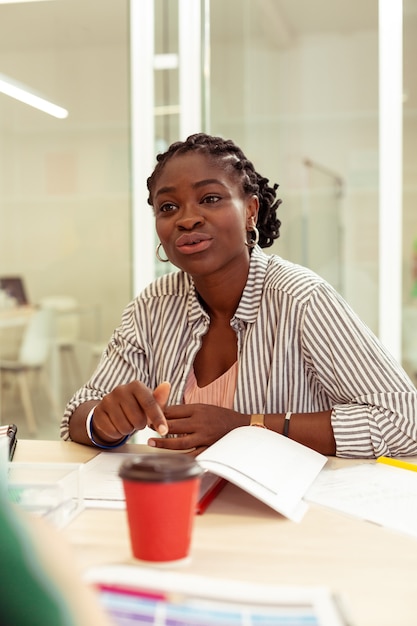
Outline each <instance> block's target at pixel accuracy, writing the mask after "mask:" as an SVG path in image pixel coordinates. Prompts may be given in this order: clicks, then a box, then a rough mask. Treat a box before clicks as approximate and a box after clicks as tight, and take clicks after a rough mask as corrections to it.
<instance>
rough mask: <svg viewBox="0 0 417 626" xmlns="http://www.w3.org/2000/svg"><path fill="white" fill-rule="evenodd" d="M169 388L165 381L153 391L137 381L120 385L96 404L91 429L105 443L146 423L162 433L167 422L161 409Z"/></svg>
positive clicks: (116, 439)
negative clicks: (92, 427) (92, 428)
mask: <svg viewBox="0 0 417 626" xmlns="http://www.w3.org/2000/svg"><path fill="white" fill-rule="evenodd" d="M170 388H171V385H170V383H167V382H164V383H161V384H160V385H158V387H156V389H155V390H154V391H152V390H151V389H149V388H148V387H146V385H144V384H143V383H141V382H139V381H134V382H131V383H128V384H126V385H119V386H118V387H116V388H115V389H113V391H111V392H110V393H109V394H107V395H106V396H104V398H103V399H102V400H101V402H99V403H98V404H97V405H96V407H95V409H94V433H95V434H96V435H97V437H98V438H99V439H100V440H101V441H103V442H107V443H112V442H116V441H119V440H120V439H122V438H123V437H124V436H126V435H130V434H131V433H133V432H134V431H135V430H142V428H145V426H147V425H150V426H152V427H153V428H154V429H155V430H156V431H157V432H158V433H159V434H160V435H162V436H163V435H165V434H166V433H167V432H168V426H167V422H166V419H165V416H164V412H163V409H164V407H165V404H166V403H167V400H168V396H169V391H170Z"/></svg>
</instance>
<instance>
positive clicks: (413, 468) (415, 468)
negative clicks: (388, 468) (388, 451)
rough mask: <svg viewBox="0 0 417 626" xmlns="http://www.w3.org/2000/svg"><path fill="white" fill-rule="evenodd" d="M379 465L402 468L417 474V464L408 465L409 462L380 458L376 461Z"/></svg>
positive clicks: (385, 457)
mask: <svg viewBox="0 0 417 626" xmlns="http://www.w3.org/2000/svg"><path fill="white" fill-rule="evenodd" d="M376 462H377V463H383V464H384V465H392V466H393V467H400V468H401V469H405V470H411V471H412V472H417V463H408V462H407V461H400V459H392V458H391V457H388V456H380V457H378V458H377V460H376Z"/></svg>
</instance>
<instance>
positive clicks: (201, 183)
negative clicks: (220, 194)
mask: <svg viewBox="0 0 417 626" xmlns="http://www.w3.org/2000/svg"><path fill="white" fill-rule="evenodd" d="M213 184H216V185H221V186H222V187H225V184H224V183H222V181H221V180H219V179H218V178H205V179H204V180H198V181H197V182H196V183H193V184H192V185H191V186H192V187H193V189H198V188H199V187H205V186H206V185H213ZM175 190H176V187H174V185H172V186H170V187H168V186H167V187H161V188H160V189H158V190H157V192H156V193H155V198H157V197H158V196H159V195H161V194H163V193H172V192H175Z"/></svg>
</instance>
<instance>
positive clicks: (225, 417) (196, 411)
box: [148, 404, 250, 456]
mask: <svg viewBox="0 0 417 626" xmlns="http://www.w3.org/2000/svg"><path fill="white" fill-rule="evenodd" d="M164 413H165V418H166V421H167V424H168V436H167V437H165V438H162V439H160V438H155V439H153V438H151V439H149V440H148V445H150V446H154V447H156V448H164V449H166V450H182V451H184V452H189V453H190V454H192V455H193V456H197V454H200V452H203V450H205V449H206V448H208V447H209V446H211V444H212V443H214V442H215V441H217V440H218V439H220V438H221V437H223V435H225V434H226V433H228V432H229V431H230V430H232V429H233V428H237V427H238V426H245V425H246V426H247V425H248V424H249V420H250V416H248V415H243V414H242V413H238V412H237V411H232V410H231V409H224V408H222V407H218V406H213V405H210V404H178V405H175V406H169V407H166V408H165V411H164Z"/></svg>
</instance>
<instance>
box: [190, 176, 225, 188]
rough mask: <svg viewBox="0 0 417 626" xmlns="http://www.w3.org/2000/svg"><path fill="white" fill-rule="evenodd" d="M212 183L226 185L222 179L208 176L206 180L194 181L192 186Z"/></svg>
mask: <svg viewBox="0 0 417 626" xmlns="http://www.w3.org/2000/svg"><path fill="white" fill-rule="evenodd" d="M212 184H216V185H221V186H222V187H224V186H225V185H224V183H222V181H221V180H219V179H218V178H206V179H204V180H199V181H197V182H196V183H194V184H193V185H192V186H193V187H195V188H198V187H204V186H205V185H212Z"/></svg>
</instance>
